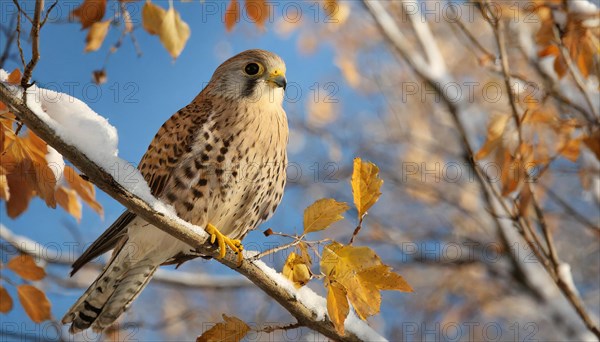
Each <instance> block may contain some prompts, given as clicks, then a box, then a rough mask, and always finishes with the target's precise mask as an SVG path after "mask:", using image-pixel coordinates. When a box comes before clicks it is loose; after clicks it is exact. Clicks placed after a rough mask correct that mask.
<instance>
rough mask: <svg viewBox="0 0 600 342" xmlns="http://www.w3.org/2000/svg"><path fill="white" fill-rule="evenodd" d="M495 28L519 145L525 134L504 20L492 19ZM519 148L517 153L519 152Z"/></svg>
mask: <svg viewBox="0 0 600 342" xmlns="http://www.w3.org/2000/svg"><path fill="white" fill-rule="evenodd" d="M490 24H491V25H492V27H493V29H494V36H495V37H496V43H497V44H498V50H499V51H500V60H501V62H502V73H503V75H504V83H505V86H506V91H507V92H508V100H509V104H510V109H511V113H512V117H513V120H514V121H515V127H516V128H517V133H518V136H519V146H521V145H522V144H523V134H522V130H521V118H520V115H519V109H518V108H517V100H516V98H515V94H514V92H513V89H512V86H511V81H510V71H509V70H510V67H509V62H508V53H507V51H506V39H505V38H504V21H503V20H499V19H498V20H496V21H495V22H492V21H490ZM518 151H519V150H518V149H517V155H518V154H519V152H518Z"/></svg>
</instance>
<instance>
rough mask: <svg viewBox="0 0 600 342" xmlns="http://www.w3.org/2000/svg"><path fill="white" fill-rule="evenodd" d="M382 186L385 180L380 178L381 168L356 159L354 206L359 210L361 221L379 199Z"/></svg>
mask: <svg viewBox="0 0 600 342" xmlns="http://www.w3.org/2000/svg"><path fill="white" fill-rule="evenodd" d="M382 185H383V179H381V178H379V168H378V167H377V166H376V165H375V164H373V163H370V162H363V161H362V160H361V159H360V158H354V169H353V171H352V194H353V195H354V205H356V209H357V210H358V219H359V220H360V219H362V217H363V216H364V215H365V214H366V213H367V210H369V209H370V208H371V206H373V204H375V202H377V200H378V199H379V196H380V195H381V191H380V190H381V186H382Z"/></svg>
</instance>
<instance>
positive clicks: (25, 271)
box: [6, 254, 46, 281]
mask: <svg viewBox="0 0 600 342" xmlns="http://www.w3.org/2000/svg"><path fill="white" fill-rule="evenodd" d="M6 267H8V269H10V270H12V271H13V272H15V273H16V274H18V275H19V276H20V277H21V278H23V279H25V280H31V281H38V280H42V279H44V277H45V276H46V271H44V269H43V268H41V267H39V266H38V265H37V264H36V263H35V260H33V257H31V255H28V254H21V255H19V256H16V257H14V258H12V259H10V260H9V261H8V263H7V264H6Z"/></svg>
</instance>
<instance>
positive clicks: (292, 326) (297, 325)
mask: <svg viewBox="0 0 600 342" xmlns="http://www.w3.org/2000/svg"><path fill="white" fill-rule="evenodd" d="M300 327H302V324H300V323H298V322H296V323H289V324H284V325H267V326H265V327H262V328H257V329H253V331H256V332H265V333H272V332H274V331H277V330H292V329H298V328H300Z"/></svg>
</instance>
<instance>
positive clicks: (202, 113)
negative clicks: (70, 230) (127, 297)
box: [71, 98, 211, 275]
mask: <svg viewBox="0 0 600 342" xmlns="http://www.w3.org/2000/svg"><path fill="white" fill-rule="evenodd" d="M198 103H201V104H198ZM210 111H211V104H210V102H208V101H201V100H200V99H198V98H197V99H196V100H194V101H193V102H192V103H191V104H189V105H188V106H186V107H185V108H183V109H182V110H180V111H178V112H177V113H175V114H174V115H173V116H171V118H169V120H167V121H166V122H165V123H164V124H163V125H162V126H161V128H160V129H159V130H158V133H156V135H155V136H154V139H153V140H152V142H151V143H150V146H149V147H148V150H147V151H146V153H145V154H144V156H143V157H142V160H141V161H140V164H139V165H138V168H139V170H140V173H141V174H142V176H144V179H145V180H146V182H148V185H149V186H150V191H151V192H152V195H154V196H155V197H160V196H161V194H162V192H163V190H164V187H165V185H166V184H167V182H168V181H169V177H170V175H171V173H172V171H173V169H174V168H175V167H176V166H177V165H178V164H179V162H180V161H181V160H182V159H184V158H185V155H186V154H188V153H190V152H191V147H192V144H193V143H194V139H195V137H196V134H195V132H196V131H197V130H198V128H199V127H201V125H203V124H204V123H205V122H206V117H207V116H208V115H209V113H210ZM135 217H136V215H135V214H134V213H132V212H129V211H126V212H124V213H123V214H122V215H121V216H119V218H118V219H117V220H116V221H115V222H114V223H113V224H112V225H110V227H108V229H107V230H106V231H105V232H104V233H102V235H100V237H98V239H96V241H94V243H92V245H91V246H90V247H88V248H87V249H86V250H85V252H83V254H82V255H81V256H80V257H79V258H78V259H77V260H76V261H75V262H74V263H73V270H72V271H71V275H73V274H75V272H77V271H78V270H79V269H80V268H81V267H82V266H83V265H85V264H87V263H88V262H90V261H92V260H93V259H95V258H96V257H98V256H100V255H102V254H104V253H106V252H108V251H109V250H111V249H113V248H114V247H115V246H116V245H117V244H118V243H119V241H121V240H123V239H126V238H127V229H126V228H127V226H128V225H129V224H130V223H131V221H133V220H134V219H135Z"/></svg>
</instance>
